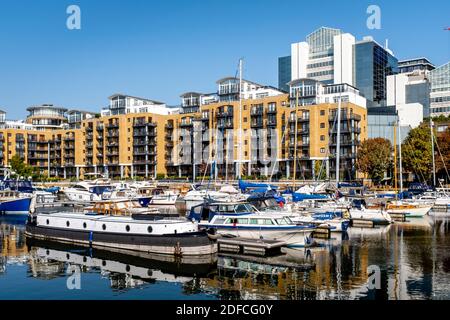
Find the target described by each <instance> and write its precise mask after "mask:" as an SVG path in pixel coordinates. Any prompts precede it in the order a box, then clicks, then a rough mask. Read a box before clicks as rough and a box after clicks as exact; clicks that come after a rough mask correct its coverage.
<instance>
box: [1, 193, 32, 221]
mask: <svg viewBox="0 0 450 320" xmlns="http://www.w3.org/2000/svg"><path fill="white" fill-rule="evenodd" d="M31 200H32V196H31V195H29V194H22V193H20V192H17V191H8V190H4V191H0V214H6V215H28V213H29V211H30V205H31Z"/></svg>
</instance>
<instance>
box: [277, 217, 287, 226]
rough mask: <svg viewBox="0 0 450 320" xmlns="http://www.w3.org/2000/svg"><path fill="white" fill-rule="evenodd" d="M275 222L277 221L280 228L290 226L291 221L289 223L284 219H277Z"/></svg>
mask: <svg viewBox="0 0 450 320" xmlns="http://www.w3.org/2000/svg"><path fill="white" fill-rule="evenodd" d="M275 220H276V222H277V224H278V225H280V226H282V225H288V224H289V221H287V220H286V219H284V218H280V219H275Z"/></svg>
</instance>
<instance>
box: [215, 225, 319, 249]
mask: <svg viewBox="0 0 450 320" xmlns="http://www.w3.org/2000/svg"><path fill="white" fill-rule="evenodd" d="M216 230H217V233H218V234H221V235H231V236H235V237H242V238H250V239H265V240H276V241H283V242H286V244H287V246H288V247H305V246H307V245H308V244H310V242H311V234H312V232H313V229H305V228H302V229H297V228H295V227H294V228H292V227H291V228H280V229H273V230H260V229H258V228H248V229H247V228H216Z"/></svg>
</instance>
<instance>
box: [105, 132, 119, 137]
mask: <svg viewBox="0 0 450 320" xmlns="http://www.w3.org/2000/svg"><path fill="white" fill-rule="evenodd" d="M106 137H108V138H117V137H119V131H109V132H108V133H107V134H106Z"/></svg>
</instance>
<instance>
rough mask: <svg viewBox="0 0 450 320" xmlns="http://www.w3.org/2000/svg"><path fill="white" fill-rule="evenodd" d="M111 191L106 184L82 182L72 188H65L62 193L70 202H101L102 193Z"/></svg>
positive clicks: (111, 187) (109, 186)
mask: <svg viewBox="0 0 450 320" xmlns="http://www.w3.org/2000/svg"><path fill="white" fill-rule="evenodd" d="M113 189H114V187H113V186H112V185H111V184H108V183H99V182H87V181H82V182H79V183H77V184H76V185H74V186H73V187H69V188H65V189H64V190H63V193H64V194H65V195H66V197H67V198H68V199H69V200H70V201H77V202H93V201H99V200H101V199H102V194H103V193H104V192H106V191H111V190H113Z"/></svg>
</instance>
